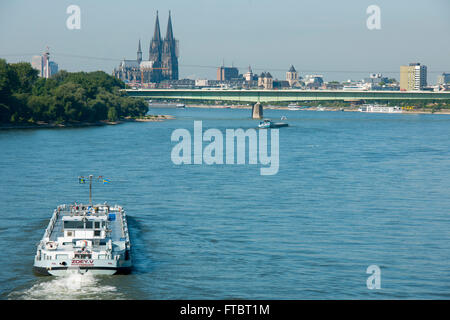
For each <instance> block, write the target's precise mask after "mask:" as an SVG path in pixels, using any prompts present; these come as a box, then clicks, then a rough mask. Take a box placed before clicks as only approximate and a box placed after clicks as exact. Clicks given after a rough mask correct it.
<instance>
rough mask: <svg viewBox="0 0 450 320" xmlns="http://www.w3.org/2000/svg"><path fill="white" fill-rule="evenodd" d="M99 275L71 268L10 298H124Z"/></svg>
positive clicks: (12, 294) (13, 294) (14, 293)
mask: <svg viewBox="0 0 450 320" xmlns="http://www.w3.org/2000/svg"><path fill="white" fill-rule="evenodd" d="M101 280H102V279H101V277H98V276H97V277H95V276H94V275H92V274H89V273H86V274H81V273H79V272H78V270H71V271H70V273H68V274H67V275H65V276H62V277H56V278H53V277H52V278H51V280H43V281H41V280H40V282H39V283H37V284H35V285H33V286H32V287H31V288H29V289H26V290H22V291H20V292H13V293H11V294H10V297H9V298H10V299H24V300H78V299H124V297H123V296H122V294H121V293H120V292H118V291H117V288H116V287H115V286H111V285H104V284H102V283H101Z"/></svg>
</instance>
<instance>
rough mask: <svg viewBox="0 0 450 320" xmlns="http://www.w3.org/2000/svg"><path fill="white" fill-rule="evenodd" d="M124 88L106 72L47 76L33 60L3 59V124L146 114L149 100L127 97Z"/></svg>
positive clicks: (0, 83)
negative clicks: (43, 75)
mask: <svg viewBox="0 0 450 320" xmlns="http://www.w3.org/2000/svg"><path fill="white" fill-rule="evenodd" d="M123 87H124V83H123V82H122V81H120V80H118V79H116V78H114V77H112V76H110V75H108V74H106V73H105V72H103V71H95V72H88V73H87V72H75V73H70V72H67V71H60V72H58V73H57V74H56V75H55V76H53V77H52V78H50V79H45V78H39V77H38V72H37V71H36V70H35V69H33V68H32V67H31V65H30V64H29V63H26V62H20V63H12V64H10V63H7V62H6V61H5V60H3V59H0V123H36V122H38V121H43V122H54V123H67V122H98V121H101V120H109V121H116V120H119V119H122V118H125V117H127V116H132V117H139V116H143V115H145V113H146V112H147V111H148V106H147V104H146V102H145V101H144V100H143V99H136V98H130V97H127V96H125V95H124V94H122V93H121V92H120V91H119V90H120V89H121V88H123Z"/></svg>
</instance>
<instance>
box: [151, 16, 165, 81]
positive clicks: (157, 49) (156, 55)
mask: <svg viewBox="0 0 450 320" xmlns="http://www.w3.org/2000/svg"><path fill="white" fill-rule="evenodd" d="M161 54H162V41H161V32H160V30H159V18H158V11H156V23H155V32H154V33H153V38H152V41H151V42H150V48H149V57H148V60H149V61H152V68H153V69H152V78H153V79H155V81H156V82H159V81H160V80H161Z"/></svg>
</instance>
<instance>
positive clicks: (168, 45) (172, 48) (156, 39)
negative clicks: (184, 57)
mask: <svg viewBox="0 0 450 320" xmlns="http://www.w3.org/2000/svg"><path fill="white" fill-rule="evenodd" d="M176 46H177V43H176V40H175V38H174V36H173V29H172V17H171V14H170V11H169V20H168V22H167V32H166V37H165V38H164V40H162V39H161V30H160V26H159V17H158V11H156V22H155V30H154V33H153V38H152V40H151V41H150V47H149V60H150V61H153V68H154V69H155V70H154V71H155V73H161V77H162V79H169V80H177V79H178V58H177V53H176ZM137 60H138V62H139V63H140V62H141V61H142V50H141V40H139V45H138V51H137Z"/></svg>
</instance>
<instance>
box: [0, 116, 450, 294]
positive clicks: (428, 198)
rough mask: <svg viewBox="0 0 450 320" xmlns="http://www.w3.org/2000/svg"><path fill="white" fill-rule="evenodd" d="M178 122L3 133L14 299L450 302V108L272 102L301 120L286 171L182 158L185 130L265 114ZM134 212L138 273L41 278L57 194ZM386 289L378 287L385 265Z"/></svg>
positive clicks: (284, 141) (0, 208)
mask: <svg viewBox="0 0 450 320" xmlns="http://www.w3.org/2000/svg"><path fill="white" fill-rule="evenodd" d="M151 112H153V113H158V114H173V115H175V116H176V119H175V120H168V121H164V122H153V123H124V124H121V125H117V126H104V127H88V128H65V129H27V130H2V131H0V173H1V179H0V191H1V192H0V245H1V248H2V254H1V255H0V265H1V268H0V297H1V298H3V299H45V298H77V299H78V298H81V299H82V298H86V299H115V298H118V299H234V298H242V299H330V298H333V299H389V298H394V299H411V298H418V299H430V298H432V299H449V298H450V281H449V280H450V215H449V213H450V210H449V208H450V140H449V136H450V116H447V115H402V114H362V113H358V112H312V111H288V110H283V111H282V110H265V116H266V117H270V118H273V119H280V117H281V116H283V115H285V116H287V122H289V124H290V127H288V128H282V129H280V151H279V153H280V168H279V172H278V174H276V175H273V176H261V175H260V170H259V168H260V166H259V165H249V164H247V165H210V166H208V165H181V166H176V165H174V164H173V163H172V162H171V158H170V154H171V150H172V147H173V146H174V145H175V143H173V142H171V141H170V136H171V133H172V131H173V130H174V129H177V128H186V129H189V130H190V131H191V132H192V128H193V121H194V120H203V127H204V130H205V129H207V128H218V129H220V130H222V132H224V133H225V129H226V128H244V129H247V128H251V127H255V126H256V124H257V121H255V120H251V119H249V115H250V111H249V110H236V109H210V110H208V109H194V108H187V109H186V110H179V109H160V110H156V109H155V110H151ZM90 173H92V174H95V175H103V176H106V177H108V178H110V180H111V181H112V183H111V184H109V185H102V184H98V185H95V186H94V201H95V200H98V201H99V202H103V201H105V200H107V201H108V202H110V203H112V204H113V203H118V204H121V205H123V206H124V207H125V208H126V210H127V212H128V215H129V225H130V232H131V241H132V245H133V260H134V265H135V270H134V272H133V273H132V274H131V275H127V276H113V277H96V278H88V277H85V278H83V277H84V276H78V277H81V278H76V277H75V278H74V277H67V278H53V277H36V276H35V275H33V273H32V269H31V268H32V264H33V257H34V254H35V249H36V243H37V242H38V241H39V240H40V238H41V237H42V235H43V232H44V229H45V227H46V225H47V223H48V219H49V218H50V216H51V213H52V211H53V208H54V207H55V206H56V205H57V204H61V203H70V202H73V201H87V197H88V188H87V185H80V184H78V181H77V177H78V176H79V175H88V174H90ZM373 264H374V265H378V266H379V267H380V269H381V289H379V290H369V289H368V288H367V286H366V280H367V278H368V277H369V274H366V269H367V267H368V266H369V265H373Z"/></svg>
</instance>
